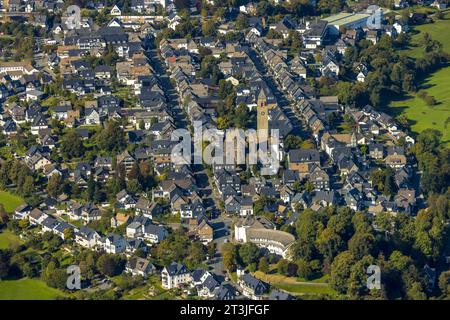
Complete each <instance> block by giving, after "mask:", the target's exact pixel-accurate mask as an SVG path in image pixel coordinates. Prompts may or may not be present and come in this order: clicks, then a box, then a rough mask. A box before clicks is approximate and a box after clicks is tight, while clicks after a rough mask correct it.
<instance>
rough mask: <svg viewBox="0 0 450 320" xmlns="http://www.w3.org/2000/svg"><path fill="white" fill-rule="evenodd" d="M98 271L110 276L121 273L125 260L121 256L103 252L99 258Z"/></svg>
mask: <svg viewBox="0 0 450 320" xmlns="http://www.w3.org/2000/svg"><path fill="white" fill-rule="evenodd" d="M96 265H97V269H98V271H99V272H100V273H101V274H103V275H105V276H108V277H113V276H116V275H119V274H120V273H121V272H122V270H123V267H124V263H123V260H122V259H121V258H120V257H119V256H115V255H110V254H103V255H101V256H100V258H99V259H98V260H97V264H96Z"/></svg>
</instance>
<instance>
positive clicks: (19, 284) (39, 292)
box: [0, 278, 64, 300]
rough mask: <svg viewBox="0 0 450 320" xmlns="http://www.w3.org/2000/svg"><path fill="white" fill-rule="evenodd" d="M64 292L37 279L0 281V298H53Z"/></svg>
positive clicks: (62, 294)
mask: <svg viewBox="0 0 450 320" xmlns="http://www.w3.org/2000/svg"><path fill="white" fill-rule="evenodd" d="M61 296H64V293H63V292H61V291H59V290H57V289H54V288H50V287H49V286H47V285H46V284H45V283H44V282H43V281H41V280H37V279H26V278H24V279H19V280H3V281H0V300H54V299H55V298H57V297H61Z"/></svg>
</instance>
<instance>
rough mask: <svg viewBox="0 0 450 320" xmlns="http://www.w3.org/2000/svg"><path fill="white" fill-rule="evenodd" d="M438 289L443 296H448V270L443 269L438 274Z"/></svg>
mask: <svg viewBox="0 0 450 320" xmlns="http://www.w3.org/2000/svg"><path fill="white" fill-rule="evenodd" d="M439 289H440V290H441V293H442V295H443V297H444V298H446V299H448V298H450V271H444V272H442V273H441V275H440V276H439Z"/></svg>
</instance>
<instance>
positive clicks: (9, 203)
mask: <svg viewBox="0 0 450 320" xmlns="http://www.w3.org/2000/svg"><path fill="white" fill-rule="evenodd" d="M23 202H24V201H23V199H22V198H21V197H19V196H17V195H14V194H12V193H10V192H8V191H0V203H1V204H3V206H4V207H5V210H6V211H7V212H13V211H14V209H15V208H17V207H18V206H20V205H21V204H22V203H23Z"/></svg>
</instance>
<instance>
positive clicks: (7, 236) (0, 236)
mask: <svg viewBox="0 0 450 320" xmlns="http://www.w3.org/2000/svg"><path fill="white" fill-rule="evenodd" d="M14 242H18V243H20V242H22V240H21V239H20V238H19V236H17V235H15V234H14V233H12V232H11V231H9V230H3V231H0V249H7V248H9V245H10V244H11V243H14Z"/></svg>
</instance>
